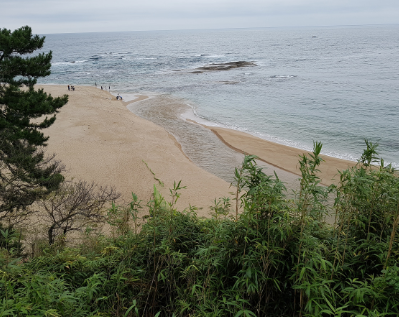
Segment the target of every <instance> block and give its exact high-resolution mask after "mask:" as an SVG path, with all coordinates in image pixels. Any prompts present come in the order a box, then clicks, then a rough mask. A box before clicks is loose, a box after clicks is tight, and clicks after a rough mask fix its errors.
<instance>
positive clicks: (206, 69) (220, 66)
mask: <svg viewBox="0 0 399 317" xmlns="http://www.w3.org/2000/svg"><path fill="white" fill-rule="evenodd" d="M250 66H256V64H255V63H254V62H246V61H238V62H227V63H220V64H216V63H215V64H209V65H205V66H202V67H198V68H196V69H195V70H194V71H193V72H192V73H202V72H209V71H219V70H229V69H232V68H239V67H250Z"/></svg>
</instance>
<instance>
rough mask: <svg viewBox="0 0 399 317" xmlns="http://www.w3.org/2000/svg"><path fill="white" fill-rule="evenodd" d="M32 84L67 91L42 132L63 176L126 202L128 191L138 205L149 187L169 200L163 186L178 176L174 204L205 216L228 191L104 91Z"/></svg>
mask: <svg viewBox="0 0 399 317" xmlns="http://www.w3.org/2000/svg"><path fill="white" fill-rule="evenodd" d="M38 87H40V88H44V89H45V91H46V92H48V93H50V94H52V95H53V96H59V95H63V94H68V95H69V102H68V104H66V105H65V106H64V107H63V108H62V109H61V111H60V112H59V113H58V114H57V120H56V121H55V123H54V124H53V125H52V126H51V127H50V128H49V129H47V130H46V131H45V134H46V135H48V136H50V139H49V141H48V146H47V152H48V153H49V154H51V153H56V155H57V156H56V158H57V159H58V160H61V161H62V162H63V163H64V164H65V166H66V169H67V171H66V173H65V175H66V177H67V178H68V179H72V178H73V179H83V180H86V181H89V182H91V181H94V182H96V183H98V184H100V185H108V186H115V188H116V189H117V190H118V191H119V192H120V193H121V194H122V198H123V200H125V201H126V202H129V199H130V198H131V193H132V192H134V193H135V194H137V195H138V197H139V199H141V200H142V201H143V202H144V203H146V202H147V201H148V200H150V199H151V194H152V193H153V186H154V185H156V186H157V188H158V189H159V190H160V191H161V193H162V194H163V195H164V197H165V198H166V199H167V200H169V195H170V194H169V188H172V187H173V183H174V181H176V182H179V181H180V180H181V181H182V186H186V187H187V188H186V189H183V190H181V197H180V199H179V201H178V202H177V207H178V208H179V209H180V210H181V209H184V208H187V207H189V205H190V204H191V205H193V206H196V207H198V208H202V209H200V210H199V211H198V215H199V216H208V212H209V206H211V205H212V202H213V200H214V199H215V198H218V197H223V196H228V195H229V192H230V191H231V190H232V189H231V188H230V184H229V183H227V182H225V181H224V180H222V179H220V178H218V177H216V176H214V175H212V174H210V173H208V172H206V171H204V170H202V169H201V168H199V167H197V166H196V165H195V164H194V163H192V162H191V161H190V160H189V159H188V158H187V157H186V156H185V155H184V154H183V152H182V151H181V150H180V148H179V146H178V144H177V142H176V140H175V139H174V138H173V136H171V135H169V134H168V133H167V132H166V131H165V130H164V129H163V128H161V127H159V126H157V125H156V124H154V123H152V122H149V121H147V120H144V119H142V118H139V117H137V116H136V115H134V114H133V113H131V112H130V111H129V110H128V109H126V106H125V104H124V103H123V102H122V101H117V100H116V98H115V97H114V96H112V95H111V94H110V93H108V92H106V91H102V90H100V89H97V88H95V87H87V86H76V90H75V91H70V92H69V91H68V90H67V86H66V85H65V86H57V85H45V86H38ZM147 166H148V167H147ZM151 171H152V172H153V173H154V174H155V177H156V178H158V179H159V180H160V181H161V182H163V183H164V187H162V186H160V185H159V183H158V181H157V180H156V179H155V178H154V175H153V174H152V172H151Z"/></svg>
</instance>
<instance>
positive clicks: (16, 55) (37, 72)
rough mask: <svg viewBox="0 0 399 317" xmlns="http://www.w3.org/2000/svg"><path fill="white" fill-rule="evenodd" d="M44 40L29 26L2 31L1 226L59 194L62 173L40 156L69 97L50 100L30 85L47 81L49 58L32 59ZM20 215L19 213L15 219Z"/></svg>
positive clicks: (51, 159)
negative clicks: (4, 220) (50, 195)
mask: <svg viewBox="0 0 399 317" xmlns="http://www.w3.org/2000/svg"><path fill="white" fill-rule="evenodd" d="M44 40H45V37H40V36H38V35H34V36H33V35H32V30H31V28H30V27H28V26H24V27H21V28H19V29H17V30H15V31H13V32H11V31H10V30H8V29H0V220H1V219H2V218H4V217H5V216H6V215H9V214H10V213H12V212H14V214H15V211H19V212H20V213H22V214H23V211H24V210H26V207H27V206H29V205H31V204H32V203H33V202H35V201H36V200H37V199H39V198H42V197H43V196H44V195H47V194H48V193H50V192H51V191H53V190H55V189H57V188H58V187H59V185H60V183H61V182H62V181H63V177H62V175H61V174H60V172H61V170H62V168H61V165H60V163H59V162H56V161H55V160H54V157H48V156H46V155H45V153H44V147H45V146H46V141H47V140H48V137H46V136H45V135H44V134H43V133H42V132H41V131H42V130H43V129H45V128H48V127H49V126H51V125H52V124H53V123H54V121H55V119H56V116H55V114H56V113H57V112H58V109H60V108H61V107H62V106H64V105H65V104H66V103H67V102H68V96H66V95H64V96H63V97H57V98H53V97H52V96H51V95H48V94H46V93H45V92H44V91H43V90H42V89H38V90H35V87H34V85H35V84H36V82H37V79H38V78H40V77H46V76H48V75H50V68H51V59H52V53H51V51H50V52H49V53H39V54H32V53H34V52H35V51H36V50H39V49H41V48H42V47H43V44H44ZM17 214H18V213H17Z"/></svg>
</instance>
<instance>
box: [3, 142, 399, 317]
mask: <svg viewBox="0 0 399 317" xmlns="http://www.w3.org/2000/svg"><path fill="white" fill-rule="evenodd" d="M370 145H371V144H368V145H367V146H368V149H367V150H370V148H369V146H370ZM367 150H366V151H365V154H364V156H363V157H362V159H361V160H360V161H359V163H358V164H357V165H356V166H355V167H353V168H351V169H348V170H346V171H342V172H340V183H339V184H338V185H337V186H334V187H329V188H326V187H323V186H321V185H320V179H319V178H318V174H317V172H318V171H317V170H318V167H319V165H320V164H322V160H321V158H320V151H321V144H320V143H315V146H314V151H313V153H311V154H310V155H306V156H301V157H300V163H299V165H300V170H301V173H302V180H301V188H300V191H299V192H298V193H297V194H298V195H297V196H296V197H295V199H292V200H291V199H288V198H287V197H286V190H285V187H284V184H283V183H282V182H281V181H280V180H279V179H278V177H277V176H274V177H270V176H268V175H266V174H265V173H264V172H263V170H262V169H261V168H260V167H259V166H258V165H257V164H256V157H254V156H247V157H245V159H244V162H243V164H242V166H241V168H239V169H237V170H236V172H235V178H236V179H235V185H236V188H238V190H237V192H236V200H235V203H236V206H234V204H233V203H232V201H230V200H228V199H226V198H225V199H223V198H222V199H220V200H216V201H215V205H214V206H213V207H212V208H211V213H212V215H213V216H212V218H207V219H202V218H198V217H197V215H196V213H195V208H194V207H190V208H187V209H186V210H184V211H178V210H177V209H176V207H175V203H176V200H177V199H178V197H179V195H180V191H181V189H182V186H181V184H180V183H176V184H175V185H174V188H173V189H171V191H170V195H171V196H170V198H165V197H163V196H162V195H161V194H160V193H159V191H158V190H157V188H156V187H154V194H153V198H152V200H151V201H150V202H148V204H147V207H148V208H149V215H147V217H146V222H144V223H143V224H142V226H141V227H140V228H139V230H138V227H137V223H136V222H135V221H136V220H137V218H135V217H137V215H138V213H137V212H138V209H139V208H140V207H141V206H140V203H139V201H138V199H137V197H136V196H133V201H132V203H131V204H130V205H128V206H115V205H114V206H113V207H112V208H111V209H110V213H109V215H110V217H111V218H110V222H109V223H110V224H111V225H112V224H113V225H114V226H116V227H117V228H119V229H118V230H115V232H118V234H116V235H115V236H113V237H112V238H109V237H97V238H96V239H95V241H96V243H95V247H92V248H88V247H87V245H86V244H83V245H82V246H80V247H75V248H63V249H62V250H61V251H57V250H55V249H49V250H47V251H46V252H47V253H46V252H45V254H44V255H42V256H39V257H35V258H33V259H30V260H29V261H27V262H25V263H21V262H18V259H16V260H12V259H11V260H10V259H8V260H4V261H2V267H1V272H0V278H1V280H0V292H1V297H2V298H3V301H2V302H0V316H39V315H40V316H43V315H44V316H126V317H127V316H158V317H159V316H232V317H239V316H397V315H398V314H399V263H398V262H399V238H398V236H399V232H398V231H399V230H398V226H399V208H398V206H399V179H398V177H397V174H395V172H394V171H393V169H392V168H391V166H384V163H383V162H382V161H381V162H380V166H375V165H372V164H370V163H371V161H372V160H374V158H373V157H376V147H375V146H373V147H372V151H368V152H367ZM328 194H330V195H331V194H334V195H335V203H334V206H328V204H327V202H326V197H327V195H328ZM330 209H332V210H330ZM236 210H241V211H242V212H240V213H237V214H236V213H235V211H236ZM330 212H333V213H335V215H336V222H335V224H334V225H329V224H327V223H326V222H324V220H323V219H324V216H325V215H326V214H328V213H330ZM126 215H130V216H129V217H130V218H129V219H130V220H129V222H127V220H128V218H126V217H127V216H126ZM133 215H134V217H133ZM118 217H120V219H122V220H123V219H125V222H123V221H119V220H118Z"/></svg>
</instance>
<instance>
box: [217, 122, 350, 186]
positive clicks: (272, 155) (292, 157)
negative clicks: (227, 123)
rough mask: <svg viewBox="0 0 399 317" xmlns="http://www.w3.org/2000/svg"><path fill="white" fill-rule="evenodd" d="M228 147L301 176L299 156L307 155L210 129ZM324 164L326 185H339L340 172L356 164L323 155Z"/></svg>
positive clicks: (258, 140)
mask: <svg viewBox="0 0 399 317" xmlns="http://www.w3.org/2000/svg"><path fill="white" fill-rule="evenodd" d="M209 128H210V129H211V130H212V131H213V132H214V133H215V134H216V135H217V136H218V137H219V139H220V140H222V141H223V142H224V143H225V144H226V145H228V146H230V147H231V148H233V149H235V150H236V151H239V152H241V153H243V154H252V155H256V156H258V157H259V159H260V160H262V161H264V162H266V163H268V164H270V165H272V166H275V167H277V168H279V169H282V170H284V171H287V172H290V173H293V174H296V175H298V176H299V175H300V170H299V163H298V161H299V156H300V155H303V154H304V153H307V152H306V151H304V150H300V149H296V148H292V147H289V146H286V145H282V144H277V143H273V142H270V141H267V140H263V139H260V138H257V137H255V136H252V135H249V134H247V133H244V132H240V131H235V130H230V129H223V128H217V127H209ZM321 157H322V158H323V160H324V162H322V164H321V165H320V168H319V170H320V174H319V176H320V178H321V182H322V184H324V185H330V184H337V182H338V181H339V174H338V171H343V170H345V169H347V168H349V167H352V166H354V165H355V164H356V163H355V162H352V161H346V160H341V159H337V158H334V157H330V156H326V155H321Z"/></svg>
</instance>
